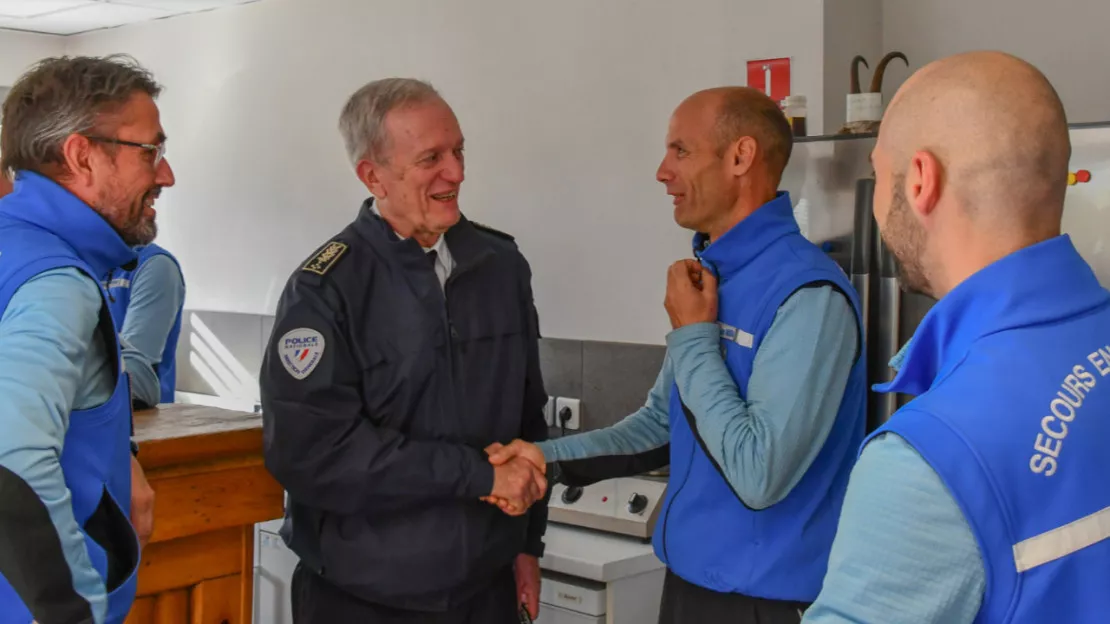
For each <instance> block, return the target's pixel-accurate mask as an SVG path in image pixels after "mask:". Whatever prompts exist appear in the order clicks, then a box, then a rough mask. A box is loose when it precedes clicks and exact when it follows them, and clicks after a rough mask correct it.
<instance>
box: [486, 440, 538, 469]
mask: <svg viewBox="0 0 1110 624" xmlns="http://www.w3.org/2000/svg"><path fill="white" fill-rule="evenodd" d="M486 454H487V455H489V463H491V464H493V465H494V466H500V465H501V464H504V463H505V462H507V461H509V460H510V459H513V458H515V457H523V458H524V459H527V460H528V461H529V462H531V463H532V465H533V466H535V467H536V468H538V469H540V471H542V472H543V473H545V474H546V473H547V459H546V458H545V457H544V456H543V451H541V450H540V447H538V446H536V445H535V444H532V443H531V442H525V441H524V440H513V441H512V442H510V443H509V444H508V445H504V444H491V445H489V446H487V447H486Z"/></svg>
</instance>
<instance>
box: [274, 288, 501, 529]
mask: <svg viewBox="0 0 1110 624" xmlns="http://www.w3.org/2000/svg"><path fill="white" fill-rule="evenodd" d="M327 288H330V286H329V285H327V284H324V285H322V286H318V285H313V284H306V283H304V282H298V281H296V280H294V281H293V282H291V284H290V286H289V287H288V288H287V291H286V293H285V295H284V296H283V297H282V302H281V304H280V305H279V310H278V314H277V318H276V319H275V324H274V330H273V334H272V335H271V338H270V343H269V345H268V346H267V349H266V354H265V356H264V358H263V363H262V372H261V376H260V377H261V379H260V386H261V392H262V409H263V427H264V432H263V433H264V444H265V446H264V454H265V460H266V467H267V469H268V470H269V471H270V472H271V474H273V475H274V477H275V478H276V479H277V480H278V482H279V483H281V485H282V486H283V487H284V488H285V489H286V490H287V491H288V492H289V495H290V496H291V497H292V498H293V499H294V500H296V501H297V502H299V503H301V504H305V505H308V506H311V507H315V508H317V509H321V510H324V511H330V512H333V513H338V514H356V513H364V512H365V511H367V510H369V509H377V510H380V509H383V508H387V509H398V508H404V507H408V506H411V505H417V504H427V503H432V502H435V501H443V500H447V499H460V498H465V499H477V498H480V497H482V496H486V495H488V494H490V492H491V491H492V490H493V467H492V466H491V465H490V464H489V462H488V460H487V458H486V455H485V453H484V452H483V451H482V450H481V449H477V448H472V447H469V446H466V445H463V444H456V443H450V442H442V441H432V440H414V439H410V438H407V437H406V436H405V435H403V434H402V433H400V432H399V431H396V430H392V429H388V428H384V427H378V426H376V425H375V424H374V423H373V422H372V421H371V419H370V416H371V415H369V414H366V413H365V407H364V403H363V401H362V395H361V382H362V375H363V371H362V369H361V367H360V366H359V364H358V362H357V360H356V359H355V357H354V355H353V352H354V349H355V348H357V347H356V345H352V344H350V338H349V336H348V335H347V333H346V332H345V330H344V329H343V328H342V327H341V325H342V323H340V322H338V321H337V317H338V314H337V312H336V310H337V309H338V308H339V307H340V306H339V305H338V303H336V302H337V301H338V297H335V296H332V297H326V296H324V294H323V293H325V289H327Z"/></svg>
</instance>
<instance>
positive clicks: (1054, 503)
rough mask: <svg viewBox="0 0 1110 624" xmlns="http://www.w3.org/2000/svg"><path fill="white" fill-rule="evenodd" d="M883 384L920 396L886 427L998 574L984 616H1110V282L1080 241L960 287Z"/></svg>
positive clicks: (933, 313) (1028, 256)
mask: <svg viewBox="0 0 1110 624" xmlns="http://www.w3.org/2000/svg"><path fill="white" fill-rule="evenodd" d="M876 390H879V391H881V392H904V393H907V394H911V395H917V396H916V398H915V399H914V400H913V401H911V402H910V403H908V404H907V405H906V406H905V407H903V408H902V409H901V410H899V411H898V412H897V413H896V414H895V415H894V416H893V417H892V418H891V419H890V421H889V422H887V424H886V425H885V426H883V427H881V428H879V429H878V430H877V431H876V432H875V433H874V434H873V435H879V434H880V433H883V432H893V433H896V434H898V435H899V436H901V437H902V438H904V439H905V440H906V441H907V442H908V443H909V444H910V445H912V446H913V447H914V449H916V450H917V452H918V453H920V454H921V456H922V457H924V458H925V461H927V462H929V465H930V466H932V467H933V469H934V470H935V471H936V472H937V474H938V475H940V478H941V480H943V481H944V484H945V486H946V487H947V489H948V491H949V492H951V493H952V495H953V496H954V497H955V499H956V502H957V503H958V504H959V506H960V509H961V510H962V511H963V513H964V517H965V518H966V519H967V521H968V523H969V524H970V525H971V530H972V532H973V533H974V534H975V538H976V540H977V541H978V544H979V550H980V554H981V555H982V558H983V565H984V568H985V570H986V576H987V585H986V592H985V595H984V597H983V603H982V606H981V608H980V610H979V616H978V618H977V619H976V622H983V623H987V622H990V623H994V622H1069V623H1071V622H1075V623H1083V622H1105V621H1107V618H1108V617H1110V616H1108V615H1107V614H1108V613H1110V540H1108V539H1107V538H1108V537H1110V488H1108V487H1107V484H1108V483H1110V453H1108V452H1107V449H1106V441H1107V440H1110V292H1107V291H1106V289H1104V288H1102V287H1101V286H1100V285H1099V283H1098V279H1097V278H1096V277H1095V275H1094V273H1093V272H1092V271H1091V268H1090V266H1088V265H1087V263H1086V262H1085V261H1084V260H1083V258H1082V257H1080V255H1079V253H1078V252H1077V251H1076V250H1075V247H1074V246H1073V245H1072V243H1071V239H1070V238H1068V237H1067V236H1059V237H1056V238H1053V239H1050V240H1048V241H1045V242H1043V243H1039V244H1037V245H1034V246H1032V247H1028V248H1026V249H1023V250H1021V251H1018V252H1016V253H1013V254H1011V255H1009V256H1007V257H1005V258H1003V259H1002V260H999V261H997V262H995V263H994V264H992V265H990V266H988V267H987V268H985V269H983V270H981V271H979V272H978V273H976V274H975V275H972V276H971V277H970V278H968V279H967V280H965V281H964V282H963V283H961V284H960V285H959V286H957V287H956V288H954V289H953V290H952V292H950V293H949V294H948V295H946V296H945V297H944V298H943V299H941V300H940V302H939V303H937V305H935V306H934V307H933V308H932V310H930V311H929V313H928V315H926V317H925V318H924V319H923V320H922V321H921V324H920V325H919V326H918V329H917V331H916V332H915V334H914V338H913V341H912V342H911V344H910V346H909V348H908V349H907V351H906V354H905V358H904V359H903V361H902V365H901V368H900V369H899V371H898V374H897V376H895V378H894V381H892V382H891V383H889V384H885V385H883V386H879V387H876ZM906 521H907V522H913V521H914V517H913V510H906Z"/></svg>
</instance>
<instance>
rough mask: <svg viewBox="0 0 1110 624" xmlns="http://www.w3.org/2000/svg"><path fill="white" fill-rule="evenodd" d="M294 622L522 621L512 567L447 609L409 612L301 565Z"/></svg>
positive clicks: (294, 595)
mask: <svg viewBox="0 0 1110 624" xmlns="http://www.w3.org/2000/svg"><path fill="white" fill-rule="evenodd" d="M292 585H293V587H292V590H291V592H290V593H291V595H292V599H293V623H294V624H519V622H520V619H519V616H518V614H517V599H516V580H515V578H514V577H513V570H512V567H511V566H510V567H509V568H508V569H507V570H506V571H505V572H504V573H502V574H499V575H498V577H497V579H496V580H495V581H494V582H493V584H491V585H490V587H489V589H488V590H486V591H484V592H482V593H480V594H478V595H477V596H474V597H473V598H471V599H470V600H469V601H467V602H466V603H465V604H462V605H459V606H458V607H456V608H454V609H452V610H450V611H446V612H434V613H433V612H424V611H405V610H401V609H393V608H390V607H383V606H381V605H375V604H372V603H369V602H365V601H363V600H360V599H359V598H356V597H354V596H352V595H351V594H348V593H347V592H345V591H343V590H342V589H339V588H338V587H336V586H334V585H332V584H331V583H328V582H327V581H325V580H324V579H322V578H320V576H318V575H317V574H316V573H314V572H312V571H311V570H309V569H307V568H305V567H304V566H303V565H301V564H297V568H296V569H295V570H294V571H293V583H292Z"/></svg>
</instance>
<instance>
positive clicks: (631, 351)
mask: <svg viewBox="0 0 1110 624" xmlns="http://www.w3.org/2000/svg"><path fill="white" fill-rule="evenodd" d="M273 326H274V319H273V317H272V316H267V315H259V314H236V313H231V312H209V311H189V310H186V311H185V313H184V314H183V315H182V320H181V339H180V340H179V342H178V349H177V387H178V390H180V391H183V392H194V393H198V394H217V393H218V391H217V389H216V388H215V387H213V385H212V384H211V383H209V382H208V381H207V380H206V379H205V375H202V374H201V372H200V371H199V370H198V369H197V367H196V366H194V364H193V361H192V360H193V359H194V358H195V359H199V360H200V361H201V362H202V366H205V367H207V369H208V371H211V372H208V376H209V377H211V375H212V374H215V375H216V376H217V377H218V378H220V379H222V380H224V384H225V386H226V385H229V384H238V387H239V389H240V390H241V391H242V390H243V388H244V387H246V388H247V390H246V392H248V393H254V395H253V396H256V395H257V385H258V383H257V380H258V371H259V369H260V368H261V366H262V352H263V349H264V348H265V345H266V342H267V341H268V340H269V337H270V332H271V331H272V330H273ZM664 352H665V349H664V348H663V347H661V346H655V345H642V344H626V343H616V342H595V341H581V340H562V339H557V338H545V339H543V340H541V341H540V366H541V368H542V370H543V376H544V386H545V387H546V388H547V393H548V394H549V395H552V396H562V397H568V398H577V399H580V400H581V401H582V403H581V405H582V415H581V418H582V428H583V429H597V428H601V427H604V426H607V425H610V424H612V423H615V422H617V421H618V420H620V419H622V418H624V417H625V416H627V415H628V414H630V413H631V412H633V411H635V410H637V409H638V408H639V407H640V406H641V405H643V404H644V400H645V398H646V397H647V394H648V391H649V390H650V389H651V386H652V384H653V383H654V382H655V377H656V375H657V374H658V373H659V368H660V366H662V363H663V356H664ZM243 377H246V379H243Z"/></svg>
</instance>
